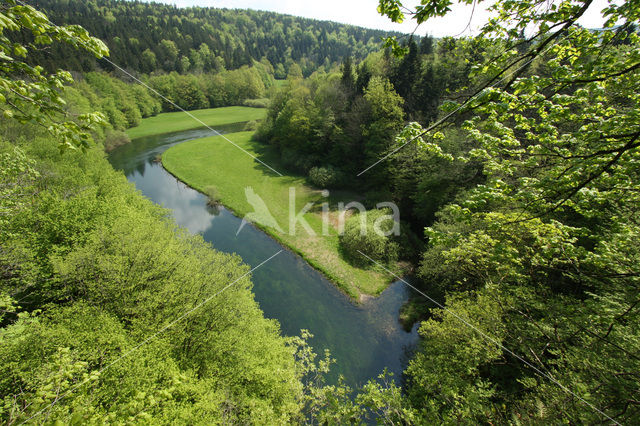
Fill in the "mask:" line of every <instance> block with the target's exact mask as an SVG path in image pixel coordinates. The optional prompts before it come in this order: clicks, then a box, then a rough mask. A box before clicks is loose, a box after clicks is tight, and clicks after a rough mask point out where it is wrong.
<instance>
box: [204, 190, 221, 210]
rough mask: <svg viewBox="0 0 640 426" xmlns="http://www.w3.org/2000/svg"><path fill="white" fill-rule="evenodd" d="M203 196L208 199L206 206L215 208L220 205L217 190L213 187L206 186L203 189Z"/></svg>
mask: <svg viewBox="0 0 640 426" xmlns="http://www.w3.org/2000/svg"><path fill="white" fill-rule="evenodd" d="M204 195H206V196H207V198H208V200H207V205H208V206H217V205H218V204H220V198H218V190H217V189H216V187H215V186H207V187H206V188H205V189H204Z"/></svg>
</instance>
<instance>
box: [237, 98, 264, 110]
mask: <svg viewBox="0 0 640 426" xmlns="http://www.w3.org/2000/svg"><path fill="white" fill-rule="evenodd" d="M242 105H244V106H248V107H251V108H269V98H259V99H245V100H244V102H242Z"/></svg>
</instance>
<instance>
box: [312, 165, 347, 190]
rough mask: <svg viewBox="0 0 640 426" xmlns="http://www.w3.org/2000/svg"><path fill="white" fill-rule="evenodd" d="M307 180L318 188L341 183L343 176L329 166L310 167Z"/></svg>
mask: <svg viewBox="0 0 640 426" xmlns="http://www.w3.org/2000/svg"><path fill="white" fill-rule="evenodd" d="M309 180H310V181H311V183H312V184H313V185H315V186H317V187H318V188H332V187H335V186H339V185H341V184H342V181H343V180H344V178H343V177H342V174H341V173H340V171H339V170H336V169H335V168H333V167H331V166H324V167H312V168H311V170H309Z"/></svg>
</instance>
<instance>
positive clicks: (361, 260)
mask: <svg viewBox="0 0 640 426" xmlns="http://www.w3.org/2000/svg"><path fill="white" fill-rule="evenodd" d="M394 226H395V223H394V219H393V216H391V214H390V212H389V211H388V210H386V209H380V210H369V211H367V212H362V213H357V214H354V215H351V216H350V217H349V218H348V219H347V220H346V222H345V226H344V232H343V233H342V234H341V235H340V248H341V249H342V250H343V251H344V253H345V255H346V256H347V257H348V258H349V260H350V261H352V262H353V263H355V264H358V265H367V264H370V261H369V259H367V258H366V257H365V256H363V253H364V255H366V256H368V257H370V258H371V259H374V260H376V261H378V262H383V263H390V262H393V261H395V260H397V258H398V245H397V244H396V243H395V241H394V240H393V239H392V238H391V237H390V236H389V235H391V233H392V230H393V228H394Z"/></svg>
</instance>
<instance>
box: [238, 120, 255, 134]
mask: <svg viewBox="0 0 640 426" xmlns="http://www.w3.org/2000/svg"><path fill="white" fill-rule="evenodd" d="M242 130H243V131H245V132H255V131H256V130H258V122H257V121H256V120H251V121H247V124H245V125H244V128H243V129H242Z"/></svg>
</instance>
